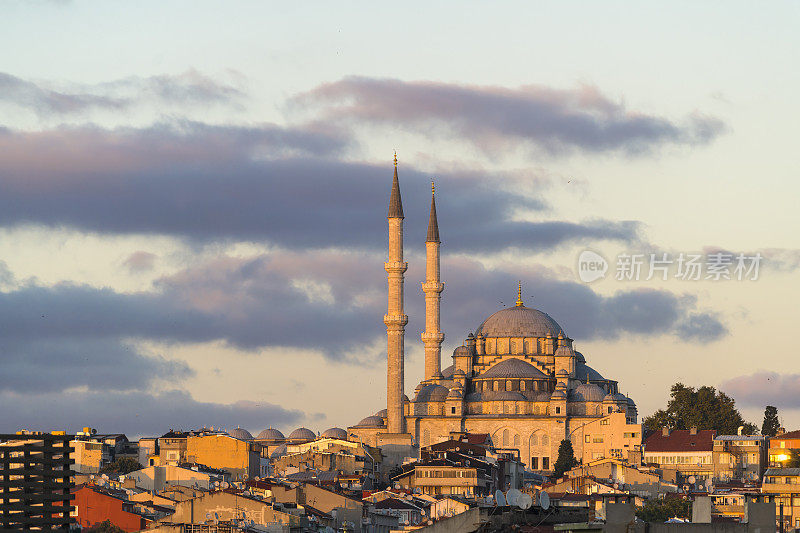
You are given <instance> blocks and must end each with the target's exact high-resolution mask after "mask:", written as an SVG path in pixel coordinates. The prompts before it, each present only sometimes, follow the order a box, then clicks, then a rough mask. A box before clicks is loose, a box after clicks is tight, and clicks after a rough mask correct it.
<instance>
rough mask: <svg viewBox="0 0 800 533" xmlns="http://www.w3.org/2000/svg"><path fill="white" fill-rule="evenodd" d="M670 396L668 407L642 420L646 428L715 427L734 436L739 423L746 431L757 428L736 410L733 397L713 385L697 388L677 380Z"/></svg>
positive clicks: (750, 432) (650, 429) (753, 430)
mask: <svg viewBox="0 0 800 533" xmlns="http://www.w3.org/2000/svg"><path fill="white" fill-rule="evenodd" d="M670 396H671V399H670V401H669V403H668V404H667V408H666V409H659V410H658V411H656V412H655V413H653V414H652V415H651V416H648V417H647V418H645V419H644V420H643V421H642V424H643V426H644V428H645V430H646V431H659V430H660V429H661V428H662V427H668V428H670V429H689V428H690V427H692V426H696V427H697V429H714V430H716V431H717V434H719V435H735V434H736V433H737V431H738V429H739V427H740V426H744V430H743V433H744V434H745V435H752V434H754V433H755V432H756V431H757V428H756V426H755V425H754V424H751V423H749V422H746V421H745V419H744V418H743V417H742V414H741V413H740V412H739V411H738V410H737V409H736V404H735V402H734V400H733V398H731V397H730V396H728V395H727V394H725V393H724V392H722V391H718V390H717V389H715V388H714V387H710V386H708V385H704V386H702V387H699V388H697V389H695V388H694V387H687V386H686V385H684V384H683V383H676V384H675V385H673V386H672V388H671V389H670Z"/></svg>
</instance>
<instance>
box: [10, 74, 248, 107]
mask: <svg viewBox="0 0 800 533" xmlns="http://www.w3.org/2000/svg"><path fill="white" fill-rule="evenodd" d="M57 85H58V84H55V83H53V82H46V81H44V82H33V81H30V80H25V79H22V78H19V77H17V76H13V75H11V74H8V73H5V72H0V103H7V104H12V105H15V106H19V107H22V108H25V109H29V110H31V111H33V112H34V113H36V114H37V115H39V116H40V117H50V116H52V115H61V116H63V115H75V114H82V113H85V112H88V111H93V110H105V111H121V110H126V109H129V108H131V107H133V106H135V105H140V104H146V103H165V104H170V105H176V104H182V105H184V104H189V105H192V104H204V105H208V104H215V103H236V102H237V101H238V100H240V99H242V98H243V97H244V93H243V92H242V90H241V89H240V88H239V87H236V86H234V85H231V84H227V83H222V82H219V81H217V80H214V79H212V78H211V77H209V76H206V75H204V74H202V73H200V72H197V71H195V70H189V71H187V72H184V73H181V74H177V75H158V76H150V77H138V76H132V77H128V78H124V79H120V80H114V81H111V82H106V83H102V84H97V85H75V84H71V85H67V86H66V87H62V88H59V87H57ZM62 85H63V84H62Z"/></svg>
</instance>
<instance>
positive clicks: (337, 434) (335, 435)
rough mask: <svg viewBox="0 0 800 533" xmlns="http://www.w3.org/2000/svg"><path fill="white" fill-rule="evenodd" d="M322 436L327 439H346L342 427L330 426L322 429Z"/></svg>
mask: <svg viewBox="0 0 800 533" xmlns="http://www.w3.org/2000/svg"><path fill="white" fill-rule="evenodd" d="M322 436H323V437H325V438H327V439H340V440H347V431H345V430H343V429H342V428H330V429H326V430H325V431H323V432H322Z"/></svg>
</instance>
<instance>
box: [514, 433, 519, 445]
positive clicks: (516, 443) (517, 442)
mask: <svg viewBox="0 0 800 533" xmlns="http://www.w3.org/2000/svg"><path fill="white" fill-rule="evenodd" d="M514 446H519V435H514Z"/></svg>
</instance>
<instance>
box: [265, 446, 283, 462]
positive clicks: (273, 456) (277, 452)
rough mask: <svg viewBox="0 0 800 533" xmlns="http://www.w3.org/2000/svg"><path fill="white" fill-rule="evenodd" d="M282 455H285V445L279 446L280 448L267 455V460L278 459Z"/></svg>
mask: <svg viewBox="0 0 800 533" xmlns="http://www.w3.org/2000/svg"><path fill="white" fill-rule="evenodd" d="M284 455H286V445H285V444H281V445H280V446H278V447H277V448H275V449H274V450H273V451H272V453H271V454H270V455H269V458H270V459H279V458H281V457H283V456H284Z"/></svg>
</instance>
